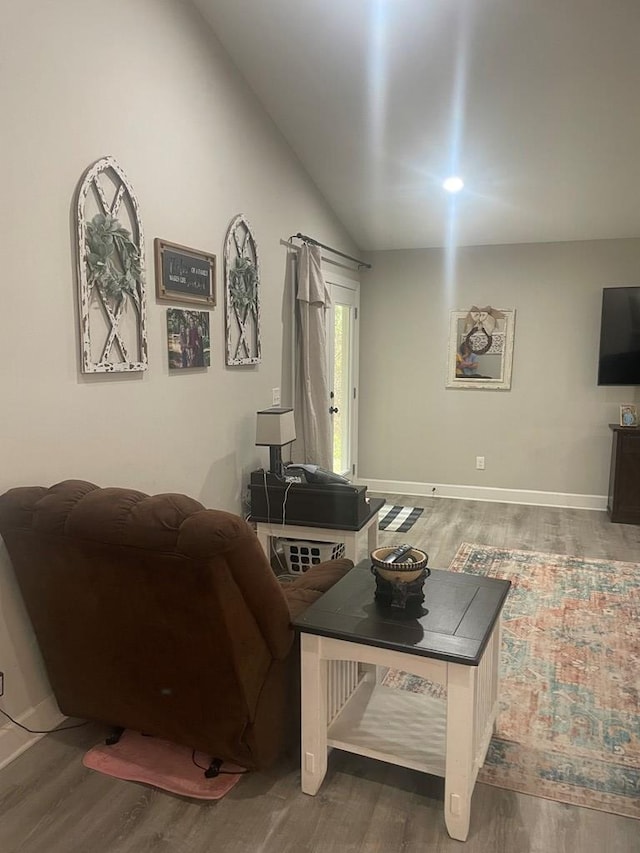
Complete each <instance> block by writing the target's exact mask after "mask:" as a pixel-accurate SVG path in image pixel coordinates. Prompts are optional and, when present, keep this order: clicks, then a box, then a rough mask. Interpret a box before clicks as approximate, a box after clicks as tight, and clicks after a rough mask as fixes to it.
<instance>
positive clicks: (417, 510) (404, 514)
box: [378, 504, 424, 533]
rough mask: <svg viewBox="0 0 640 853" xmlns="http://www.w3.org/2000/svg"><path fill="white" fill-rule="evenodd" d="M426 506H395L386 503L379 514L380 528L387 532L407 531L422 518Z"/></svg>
mask: <svg viewBox="0 0 640 853" xmlns="http://www.w3.org/2000/svg"><path fill="white" fill-rule="evenodd" d="M423 512H424V508H423V507H421V506H394V505H393V504H384V506H383V507H382V509H381V510H380V513H379V514H378V530H386V531H387V533H406V532H407V530H411V528H412V527H413V525H414V524H415V523H416V521H417V520H418V519H419V518H420V516H421V515H422V513H423Z"/></svg>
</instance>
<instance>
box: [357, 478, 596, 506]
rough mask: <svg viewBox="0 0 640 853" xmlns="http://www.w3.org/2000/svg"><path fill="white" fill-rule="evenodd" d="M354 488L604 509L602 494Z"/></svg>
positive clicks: (365, 482) (371, 484)
mask: <svg viewBox="0 0 640 853" xmlns="http://www.w3.org/2000/svg"><path fill="white" fill-rule="evenodd" d="M355 482H356V483H357V484H358V485H362V486H367V487H368V489H369V490H370V491H372V492H382V493H385V492H387V493H391V494H397V495H416V496H420V497H434V498H455V499H457V500H467V501H492V502H499V503H514V504H528V505H529V506H558V507H565V508H567V509H593V510H606V508H607V496H606V495H572V494H564V493H562V492H537V491H535V490H533V489H499V488H496V487H493V486H456V485H451V484H448V483H414V482H411V481H408V480H407V481H401V480H371V479H367V478H366V477H359V478H358V479H357V480H356V481H355Z"/></svg>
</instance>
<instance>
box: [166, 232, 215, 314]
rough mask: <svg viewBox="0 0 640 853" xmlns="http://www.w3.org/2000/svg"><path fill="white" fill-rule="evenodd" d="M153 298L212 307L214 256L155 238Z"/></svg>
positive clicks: (213, 295) (213, 296) (213, 301)
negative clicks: (154, 290) (154, 292)
mask: <svg viewBox="0 0 640 853" xmlns="http://www.w3.org/2000/svg"><path fill="white" fill-rule="evenodd" d="M154 249H155V259H156V296H157V298H158V299H159V300H161V301H164V302H178V303H180V302H183V303H185V304H199V305H206V306H207V307H208V308H214V307H215V304H216V256H215V255H212V254H210V253H209V252H200V251H199V250H198V249H191V248H189V246H181V245H180V244H179V243H169V242H168V241H167V240H161V239H160V238H159V237H156V239H155V240H154Z"/></svg>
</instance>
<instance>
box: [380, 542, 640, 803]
mask: <svg viewBox="0 0 640 853" xmlns="http://www.w3.org/2000/svg"><path fill="white" fill-rule="evenodd" d="M449 569H450V570H451V571H455V572H470V573H472V574H480V575H487V576H488V577H497V578H506V579H507V580H510V581H511V584H512V586H511V590H510V592H509V597H508V599H507V602H506V604H505V607H504V610H503V632H502V660H501V685H500V713H499V717H498V721H497V725H496V732H495V735H494V737H493V739H492V741H491V745H490V747H489V752H488V755H487V758H486V761H485V765H484V767H482V768H481V770H480V773H479V775H478V781H480V782H486V783H488V784H491V785H496V786H498V787H501V788H508V789H509V790H513V791H520V792H523V793H526V794H532V795H534V796H538V797H546V798H548V799H552V800H558V801H560V802H564V803H571V804H573V805H578V806H586V807H589V808H594V809H600V810H602V811H607V812H612V813H616V814H621V815H626V816H628V817H634V818H639V819H640V698H639V694H640V564H637V563H623V562H614V561H611V560H595V559H585V558H583V557H572V556H563V555H559V554H544V553H539V552H536V551H511V550H506V549H500V548H491V547H487V546H485V545H469V544H463V545H461V546H460V548H459V550H458V553H457V554H456V555H455V557H454V559H453V562H452V563H451V565H450V567H449ZM425 592H427V596H428V591H427V588H425ZM388 679H390V680H389V681H388V684H389V686H401V682H403V686H404V689H409V690H413V691H416V690H421V689H422V690H424V691H426V692H431V693H433V691H434V689H435V690H436V691H437V689H439V686H437V685H429V684H428V683H427V684H423V685H422V687H420V685H419V684H418V682H420V681H421V680H420V679H417V681H416V676H407V678H406V679H403V676H402V675H399V674H398V673H394V672H393V671H390V673H389V674H388ZM394 679H395V681H396V683H395V684H394V683H393V680H394Z"/></svg>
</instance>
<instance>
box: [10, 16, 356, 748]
mask: <svg viewBox="0 0 640 853" xmlns="http://www.w3.org/2000/svg"><path fill="white" fill-rule="evenodd" d="M0 63H1V67H0V79H2V87H1V88H0V115H1V116H2V123H3V128H2V135H1V145H2V158H1V159H0V187H2V190H1V195H0V216H1V219H0V225H1V232H0V233H1V234H2V237H1V239H2V277H1V279H0V289H1V292H2V321H3V322H2V335H1V336H0V365H1V371H2V374H1V375H2V402H3V417H2V419H1V420H0V447H1V448H2V466H1V467H0V492H1V491H4V490H6V489H8V488H10V487H12V486H17V485H31V484H41V485H50V484H52V483H55V482H58V481H60V480H62V479H66V478H68V477H77V478H83V479H88V480H91V481H93V482H95V483H98V484H99V485H103V486H107V485H113V486H127V487H134V488H137V489H140V490H142V491H146V492H160V491H176V492H186V493H187V494H189V495H191V496H192V497H195V498H197V499H199V500H201V501H202V502H203V503H204V504H205V505H207V506H215V507H219V508H223V509H229V510H232V511H239V510H240V499H241V495H242V493H243V491H244V489H245V487H246V483H247V479H248V472H249V471H250V470H251V469H252V468H254V467H256V466H257V465H258V464H262V463H263V462H264V461H266V456H265V453H266V452H265V451H263V450H261V449H259V448H256V447H255V446H254V437H255V432H254V431H255V411H256V409H258V408H262V407H265V406H269V405H271V389H272V388H273V387H276V386H284V387H285V388H286V382H285V380H286V379H287V377H286V375H283V361H284V362H285V363H286V360H287V355H288V351H289V350H288V343H286V344H285V346H284V347H283V331H284V330H283V316H284V315H286V299H285V297H284V284H285V256H286V250H285V249H284V248H283V247H282V246H281V245H280V240H281V239H282V238H288V237H289V236H290V235H291V234H294V233H296V232H297V231H302V232H303V233H307V234H311V235H313V236H315V237H317V238H318V239H319V240H321V241H322V242H326V243H328V244H329V245H334V246H336V247H337V248H341V249H342V250H343V251H347V252H349V253H353V251H354V249H355V247H354V246H353V244H352V243H351V242H350V240H349V239H348V236H347V235H346V233H345V232H344V230H343V229H342V228H341V226H340V225H339V224H338V223H337V221H336V220H335V218H334V217H333V216H332V214H331V213H330V211H329V209H328V208H327V206H326V204H325V203H324V201H323V200H322V198H321V197H320V196H319V194H318V192H317V190H316V189H315V187H314V186H313V185H312V184H311V182H310V180H309V179H308V177H307V176H306V175H305V173H304V172H303V171H302V169H301V167H300V166H299V164H298V161H297V160H296V159H295V158H294V157H293V155H292V153H291V152H290V150H289V148H288V147H287V146H286V145H285V144H284V143H283V141H282V139H281V137H280V136H279V135H278V133H277V131H276V130H275V128H274V126H273V125H272V123H271V121H270V120H269V119H268V118H267V117H266V116H265V114H264V113H263V111H262V110H261V109H260V108H259V106H258V104H257V102H256V101H255V99H254V97H253V95H252V94H251V93H250V91H249V90H248V88H247V87H246V86H245V84H244V83H243V81H242V80H241V79H240V77H239V76H238V74H237V72H236V70H235V68H234V67H233V66H232V64H231V63H230V62H229V60H228V59H227V57H226V55H225V54H224V52H223V51H222V49H221V48H220V46H219V44H218V42H217V41H216V40H215V39H214V38H213V36H211V35H210V34H209V32H208V29H207V27H206V25H205V24H204V22H203V21H202V19H201V18H200V17H199V15H198V13H197V12H196V11H195V10H194V9H193V8H192V7H191V5H190V4H188V3H182V2H178V0H136V2H131V0H111V2H110V3H108V4H105V3H103V2H98V0H65V2H64V3H52V2H42V0H22V2H20V3H3V16H2V27H1V28H0ZM107 154H110V155H113V156H114V157H115V158H116V159H117V160H118V162H119V163H120V165H121V166H122V167H123V169H124V170H125V172H126V173H127V175H128V177H129V179H130V180H131V182H132V184H133V187H134V190H135V193H136V195H137V198H138V201H139V203H140V206H141V211H142V219H143V225H144V228H145V238H146V253H147V287H148V291H147V293H148V333H149V370H148V371H147V372H146V373H145V374H135V375H127V376H83V375H81V374H80V373H79V370H78V365H79V358H78V353H79V345H78V332H77V327H76V287H75V281H74V272H73V271H74V258H73V254H72V250H71V245H72V231H73V222H72V218H71V212H72V206H73V198H74V193H75V190H76V187H77V184H78V182H79V180H80V177H81V175H82V173H83V172H84V170H85V169H86V168H87V167H88V166H89V165H90V164H91V163H93V162H94V161H95V160H97V159H99V158H100V157H102V156H104V155H107ZM237 213H244V214H245V215H246V216H247V217H248V219H249V221H250V222H251V224H252V227H253V229H254V233H255V236H256V240H257V243H258V248H259V251H260V260H261V273H262V277H261V286H262V290H261V299H262V356H263V361H262V364H261V365H259V366H257V367H249V368H226V367H225V366H224V301H223V278H222V260H223V258H222V251H223V240H224V235H225V232H226V229H227V226H228V224H229V222H230V221H231V219H232V218H233V217H234V216H235V215H236V214H237ZM154 237H162V238H163V239H166V240H170V241H172V242H176V243H182V244H185V245H188V246H194V247H196V248H200V249H203V250H206V251H209V252H214V253H215V254H217V256H218V269H219V273H218V298H219V302H218V307H217V308H216V310H215V311H213V312H212V314H211V343H212V365H211V367H210V368H209V369H208V370H207V371H205V372H195V373H190V372H188V373H180V374H178V375H173V374H172V375H171V376H170V375H169V372H168V366H167V354H166V303H165V304H158V303H156V300H155V284H154V270H153V238H154ZM285 339H286V340H287V341H288V337H287V335H285ZM284 402H286V399H285V400H284ZM0 619H1V622H0V670H3V671H4V672H5V684H6V691H5V697H4V698H3V699H2V700H0V704H1V705H2V707H4V708H5V709H6V710H7V711H8V712H9V713H11V714H13V715H14V716H15V715H18V716H23V717H24V719H35V718H36V717H37V718H38V719H37V722H38V723H39V724H40V725H44V726H46V725H48V724H52V723H54V722H56V720H57V717H56V715H55V711H54V710H52V707H51V706H50V705H48V704H47V703H48V699H47V697H48V695H49V687H48V684H47V681H46V678H45V677H44V675H43V672H42V667H41V663H40V659H39V655H38V652H37V648H36V645H35V642H34V640H33V636H32V634H31V632H30V629H29V627H28V623H27V620H26V617H25V614H24V611H23V609H22V605H21V602H20V598H19V595H18V593H17V590H16V588H15V584H14V580H13V575H12V572H11V569H10V567H9V565H8V560H7V557H6V552H5V551H4V549H2V550H1V551H0ZM43 702H44V704H45V706H46V707H44V708H43V706H42V703H43ZM39 706H40V711H38V710H37V709H38V707H39ZM34 709H36V710H34ZM38 714H39V716H38ZM3 736H4V740H3ZM18 737H22V736H21V735H20V736H18V735H17V734H16V730H15V729H11V730H9V729H7V728H5V729H2V728H0V764H1V763H2V760H3V754H4V755H5V757H6V755H8V754H10V753H11V752H12V751H14V749H17V748H19V746H20V744H19V743H17V741H16V738H18ZM9 741H11V746H10V747H8V746H6V744H8V743H9ZM26 742H27V741H26V739H23V740H21V741H20V743H22V744H23V743H26ZM3 743H4V744H5V746H3Z"/></svg>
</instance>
